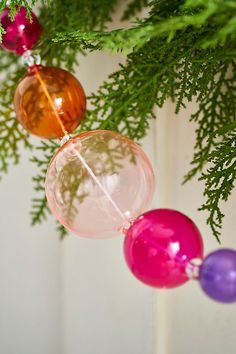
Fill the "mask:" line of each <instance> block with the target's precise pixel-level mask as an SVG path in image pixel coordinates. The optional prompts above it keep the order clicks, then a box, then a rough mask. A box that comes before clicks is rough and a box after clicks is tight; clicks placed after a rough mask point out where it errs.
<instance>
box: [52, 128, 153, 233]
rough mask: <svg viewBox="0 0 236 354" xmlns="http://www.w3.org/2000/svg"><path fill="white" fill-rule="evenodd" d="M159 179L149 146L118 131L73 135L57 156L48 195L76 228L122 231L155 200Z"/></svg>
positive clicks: (62, 216)
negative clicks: (142, 146)
mask: <svg viewBox="0 0 236 354" xmlns="http://www.w3.org/2000/svg"><path fill="white" fill-rule="evenodd" d="M154 186H155V179H154V174H153V170H152V167H151V164H150V161H149V160H148V158H147V156H146V155H145V153H144V152H143V150H142V149H141V148H140V147H139V146H138V145H137V144H135V143H134V142H133V141H131V140H129V139H128V138H126V137H124V136H122V135H120V134H118V133H116V132H112V131H101V130H96V131H90V132H87V133H84V134H81V135H78V136H76V137H75V138H72V139H71V140H69V141H68V142H67V143H65V144H64V145H63V146H62V147H61V148H60V149H59V150H58V152H57V153H56V154H55V156H54V157H53V159H52V161H51V163H50V165H49V168H48V172H47V177H46V195H47V199H48V204H49V207H50V209H51V210H52V212H53V214H54V215H55V216H56V218H57V219H58V220H59V221H60V222H61V223H62V224H63V225H64V226H65V227H66V228H67V229H69V230H71V231H72V232H73V233H75V234H77V235H79V236H83V237H88V238H93V239H98V238H107V237H112V236H116V235H117V234H118V233H119V230H120V229H121V228H122V226H125V221H126V220H130V219H131V218H135V217H137V216H138V215H139V214H140V213H142V212H143V211H144V210H146V209H147V208H148V207H149V206H150V203H151V200H152V197H153V193H154Z"/></svg>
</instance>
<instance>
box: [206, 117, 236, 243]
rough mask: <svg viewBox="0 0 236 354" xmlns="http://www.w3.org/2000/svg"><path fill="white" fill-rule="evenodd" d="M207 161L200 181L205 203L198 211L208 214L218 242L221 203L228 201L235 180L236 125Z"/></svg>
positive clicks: (221, 214) (209, 222) (221, 213)
mask: <svg viewBox="0 0 236 354" xmlns="http://www.w3.org/2000/svg"><path fill="white" fill-rule="evenodd" d="M224 134H225V132H224ZM208 161H209V162H211V164H212V166H211V167H210V168H209V169H208V170H207V172H206V173H204V174H203V175H202V177H201V180H203V181H205V191H204V195H205V196H206V202H205V203H204V204H203V205H202V207H201V208H200V210H206V211H207V212H208V213H209V216H208V218H207V223H208V224H209V225H210V227H211V229H212V232H213V235H214V236H215V237H216V239H217V240H218V241H219V242H220V238H219V237H220V230H221V227H222V221H223V217H224V214H223V212H222V211H221V202H222V201H224V202H226V201H227V200H228V198H229V196H230V194H231V192H232V190H233V188H234V185H235V180H236V124H234V126H230V129H229V131H228V132H227V133H226V136H225V139H224V141H223V142H221V143H219V144H218V145H217V146H216V148H215V150H214V151H213V152H212V153H211V154H210V155H209V157H208Z"/></svg>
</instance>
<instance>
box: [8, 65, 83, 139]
mask: <svg viewBox="0 0 236 354" xmlns="http://www.w3.org/2000/svg"><path fill="white" fill-rule="evenodd" d="M14 106H15V112H16V115H17V119H18V120H19V122H20V123H21V124H22V125H23V127H24V128H25V129H27V130H28V131H29V132H30V133H32V134H34V135H37V136H40V137H42V138H48V139H55V138H61V137H62V136H64V135H65V134H67V133H71V132H73V131H74V130H75V129H76V128H77V126H78V125H79V124H80V122H81V120H82V118H83V116H84V113H85V110H86V97H85V93H84V90H83V88H82V86H81V84H80V82H79V81H78V80H77V79H76V78H75V77H74V76H73V75H72V74H70V73H69V72H68V71H65V70H63V69H60V68H55V67H44V66H41V65H34V66H32V67H31V68H30V69H29V72H28V74H27V75H26V76H25V77H24V79H23V80H22V81H21V82H20V83H19V85H18V87H17V89H16V92H15V98H14Z"/></svg>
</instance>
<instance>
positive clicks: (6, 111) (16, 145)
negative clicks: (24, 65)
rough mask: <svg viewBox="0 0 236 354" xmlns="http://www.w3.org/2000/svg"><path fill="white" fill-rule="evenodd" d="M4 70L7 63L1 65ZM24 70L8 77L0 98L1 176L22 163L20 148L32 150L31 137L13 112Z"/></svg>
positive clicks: (0, 91)
mask: <svg viewBox="0 0 236 354" xmlns="http://www.w3.org/2000/svg"><path fill="white" fill-rule="evenodd" d="M0 66H1V67H2V68H4V67H5V63H4V62H3V63H1V65H0ZM23 72H24V70H19V71H18V72H16V73H15V74H14V75H11V76H8V80H7V81H5V82H4V83H3V84H2V87H1V90H0V97H3V101H2V102H0V137H1V139H0V174H1V175H2V174H3V173H7V172H8V169H9V165H10V164H11V163H13V164H17V163H19V161H20V151H19V149H20V147H21V146H22V145H23V146H24V148H26V149H31V148H32V145H31V143H30V141H29V135H28V134H27V132H26V131H25V130H24V129H23V128H22V127H21V125H20V124H19V123H18V121H17V120H16V118H15V115H14V111H13V97H14V92H15V88H16V84H17V82H18V79H19V77H20V76H21V75H22V73H23Z"/></svg>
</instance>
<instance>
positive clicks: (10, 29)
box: [0, 6, 42, 55]
mask: <svg viewBox="0 0 236 354" xmlns="http://www.w3.org/2000/svg"><path fill="white" fill-rule="evenodd" d="M9 12H10V9H9V8H8V7H6V8H5V10H3V12H2V13H1V14H0V22H1V23H2V26H3V28H4V30H5V32H6V33H4V34H3V36H2V43H1V46H2V47H3V48H4V49H5V50H7V51H10V52H14V53H16V54H18V55H22V54H23V53H24V52H25V51H27V50H29V49H32V48H33V47H34V46H35V44H36V43H37V42H38V40H39V37H40V34H41V31H42V28H41V26H40V23H39V21H38V19H37V17H36V16H35V14H34V13H33V12H32V11H31V19H32V20H31V21H30V19H29V18H28V17H27V11H26V8H25V7H24V6H22V7H21V8H20V10H19V11H18V12H17V13H16V14H15V17H14V19H13V21H12V20H11V19H10V17H9Z"/></svg>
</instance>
